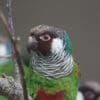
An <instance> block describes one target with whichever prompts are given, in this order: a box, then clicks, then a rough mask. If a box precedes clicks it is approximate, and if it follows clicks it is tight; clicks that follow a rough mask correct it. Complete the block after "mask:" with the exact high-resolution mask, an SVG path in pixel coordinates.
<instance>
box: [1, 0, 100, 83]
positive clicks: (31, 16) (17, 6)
mask: <svg viewBox="0 0 100 100" xmlns="http://www.w3.org/2000/svg"><path fill="white" fill-rule="evenodd" d="M5 4H6V0H0V8H1V9H2V10H3V11H4V12H5V14H6V11H5ZM13 13H14V23H15V29H16V34H17V36H19V35H20V36H21V46H22V47H23V48H22V49H21V51H22V55H23V57H24V58H28V57H26V56H28V53H27V50H26V47H25V46H26V44H27V33H28V32H29V29H30V28H32V27H33V26H35V25H39V24H48V25H53V26H56V27H60V28H62V29H65V30H66V31H67V32H69V35H70V37H71V39H72V42H73V48H74V56H75V57H76V58H77V59H78V62H79V63H80V68H81V80H97V81H99V82H100V78H99V77H100V76H99V75H100V28H99V27H100V0H13ZM2 31H3V32H4V34H5V31H4V29H3V27H2V25H1V21H0V33H3V32H2Z"/></svg>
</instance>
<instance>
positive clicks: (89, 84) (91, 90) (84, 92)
mask: <svg viewBox="0 0 100 100" xmlns="http://www.w3.org/2000/svg"><path fill="white" fill-rule="evenodd" d="M77 100H100V83H99V82H96V81H86V82H84V83H82V84H81V86H80V88H79V93H78V96H77Z"/></svg>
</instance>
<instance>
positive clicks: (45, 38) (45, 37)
mask: <svg viewBox="0 0 100 100" xmlns="http://www.w3.org/2000/svg"><path fill="white" fill-rule="evenodd" d="M39 38H40V40H42V41H49V40H50V39H51V37H50V35H48V34H45V35H41V36H40V37H39Z"/></svg>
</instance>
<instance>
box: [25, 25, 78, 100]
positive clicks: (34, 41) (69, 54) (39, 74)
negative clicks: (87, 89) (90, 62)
mask: <svg viewBox="0 0 100 100" xmlns="http://www.w3.org/2000/svg"><path fill="white" fill-rule="evenodd" d="M27 48H28V52H29V53H31V55H32V58H31V67H30V69H29V70H28V77H27V85H28V90H29V94H30V95H31V96H32V97H33V100H76V96H77V92H78V87H79V81H80V70H79V65H78V63H77V61H76V60H75V58H74V57H73V48H72V43H71V40H70V38H69V36H68V33H67V32H66V31H65V30H62V29H59V28H55V27H53V26H48V25H38V26H35V27H34V28H32V29H31V31H30V32H29V36H28V46H27Z"/></svg>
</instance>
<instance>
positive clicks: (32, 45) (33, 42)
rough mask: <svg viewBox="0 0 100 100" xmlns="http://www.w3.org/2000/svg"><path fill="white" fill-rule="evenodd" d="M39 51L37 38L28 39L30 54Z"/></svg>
mask: <svg viewBox="0 0 100 100" xmlns="http://www.w3.org/2000/svg"><path fill="white" fill-rule="evenodd" d="M36 49H37V41H36V39H35V38H33V37H31V36H29V37H28V45H27V50H28V53H31V51H35V50H36Z"/></svg>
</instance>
